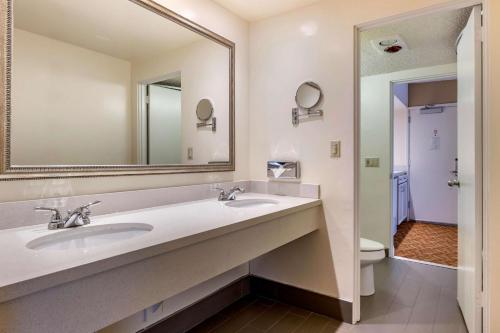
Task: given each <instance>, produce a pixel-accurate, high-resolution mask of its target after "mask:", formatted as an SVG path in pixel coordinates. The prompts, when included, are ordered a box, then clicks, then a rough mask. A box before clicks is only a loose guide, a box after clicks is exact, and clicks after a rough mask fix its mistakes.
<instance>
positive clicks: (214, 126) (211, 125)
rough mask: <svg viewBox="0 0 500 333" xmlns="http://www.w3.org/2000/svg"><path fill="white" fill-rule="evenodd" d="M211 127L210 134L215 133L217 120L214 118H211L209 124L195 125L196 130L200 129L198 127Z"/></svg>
mask: <svg viewBox="0 0 500 333" xmlns="http://www.w3.org/2000/svg"><path fill="white" fill-rule="evenodd" d="M209 126H210V127H212V132H216V131H217V118H216V117H212V122H211V123H207V122H202V123H196V127H197V128H200V127H209Z"/></svg>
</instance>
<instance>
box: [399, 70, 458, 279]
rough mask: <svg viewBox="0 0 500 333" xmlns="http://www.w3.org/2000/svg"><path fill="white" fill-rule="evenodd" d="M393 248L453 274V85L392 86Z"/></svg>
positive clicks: (441, 82)
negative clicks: (450, 183) (450, 184)
mask: <svg viewBox="0 0 500 333" xmlns="http://www.w3.org/2000/svg"><path fill="white" fill-rule="evenodd" d="M392 91H393V100H394V102H393V106H392V110H393V111H392V114H393V125H392V127H393V131H392V133H393V134H392V141H393V149H392V150H393V164H392V202H391V205H392V226H391V237H392V239H391V240H392V244H391V245H392V247H393V248H391V251H390V254H391V255H393V256H394V257H396V258H401V259H409V260H415V261H417V262H423V263H428V264H435V265H442V266H445V267H449V268H453V269H456V267H457V264H458V228H457V224H458V191H457V189H456V188H455V187H453V186H449V184H448V182H449V181H451V180H453V179H455V178H456V177H457V175H458V171H457V168H458V159H457V80H456V77H451V78H448V77H444V78H441V79H438V78H435V79H433V80H431V81H428V80H425V79H423V80H419V81H417V82H412V81H410V82H397V83H393V89H392Z"/></svg>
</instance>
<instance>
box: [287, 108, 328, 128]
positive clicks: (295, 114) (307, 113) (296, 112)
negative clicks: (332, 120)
mask: <svg viewBox="0 0 500 333" xmlns="http://www.w3.org/2000/svg"><path fill="white" fill-rule="evenodd" d="M322 116H323V110H311V109H307V110H304V113H302V114H301V113H300V109H299V108H293V109H292V124H293V125H294V126H297V125H298V124H299V123H300V119H303V118H309V117H322Z"/></svg>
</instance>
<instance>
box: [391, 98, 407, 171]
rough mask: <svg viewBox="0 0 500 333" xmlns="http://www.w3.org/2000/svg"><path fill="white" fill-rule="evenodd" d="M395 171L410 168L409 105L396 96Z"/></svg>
mask: <svg viewBox="0 0 500 333" xmlns="http://www.w3.org/2000/svg"><path fill="white" fill-rule="evenodd" d="M393 110H394V118H393V124H394V153H393V154H394V156H393V159H394V164H393V166H394V171H407V170H408V107H407V106H406V105H405V104H404V103H403V102H402V101H401V100H400V99H399V98H398V97H396V96H394V107H393Z"/></svg>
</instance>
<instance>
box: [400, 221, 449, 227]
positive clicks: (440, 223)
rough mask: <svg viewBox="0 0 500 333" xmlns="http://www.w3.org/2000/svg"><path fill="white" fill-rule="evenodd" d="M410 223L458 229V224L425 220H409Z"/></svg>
mask: <svg viewBox="0 0 500 333" xmlns="http://www.w3.org/2000/svg"><path fill="white" fill-rule="evenodd" d="M408 222H418V223H426V224H436V225H442V226H445V227H456V226H457V225H458V224H456V223H447V222H434V221H424V220H408Z"/></svg>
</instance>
